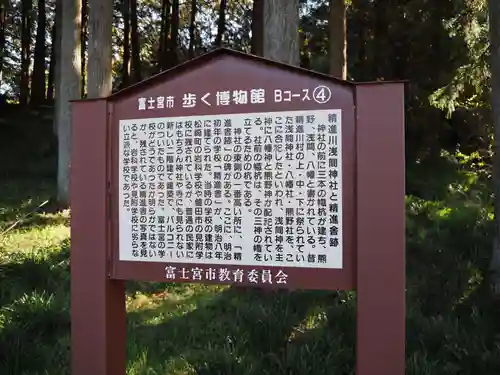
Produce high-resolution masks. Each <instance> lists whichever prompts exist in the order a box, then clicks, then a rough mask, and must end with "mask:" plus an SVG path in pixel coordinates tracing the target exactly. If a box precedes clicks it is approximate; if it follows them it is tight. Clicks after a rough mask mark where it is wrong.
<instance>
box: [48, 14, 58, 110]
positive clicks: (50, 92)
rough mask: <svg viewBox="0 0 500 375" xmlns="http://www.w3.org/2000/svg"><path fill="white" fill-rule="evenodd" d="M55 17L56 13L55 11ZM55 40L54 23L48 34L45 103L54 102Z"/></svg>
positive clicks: (55, 30) (55, 29)
mask: <svg viewBox="0 0 500 375" xmlns="http://www.w3.org/2000/svg"><path fill="white" fill-rule="evenodd" d="M56 16H57V11H56ZM56 38H57V28H56V22H55V20H54V24H53V25H52V31H51V33H50V40H51V43H52V45H51V47H50V63H49V77H48V80H47V81H48V82H47V101H48V102H52V101H53V100H54V81H55V74H56V71H55V68H56V53H57V52H56Z"/></svg>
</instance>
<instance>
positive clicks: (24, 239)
mask: <svg viewBox="0 0 500 375" xmlns="http://www.w3.org/2000/svg"><path fill="white" fill-rule="evenodd" d="M69 235H70V229H69V227H68V226H67V225H64V224H55V225H47V226H43V227H31V228H21V229H14V230H12V231H11V232H9V233H7V234H6V235H5V236H4V237H2V238H0V251H2V252H3V251H5V252H10V253H14V252H23V253H24V252H33V251H36V250H38V249H41V248H54V247H57V246H58V245H59V244H60V243H61V241H64V240H65V239H67V238H69Z"/></svg>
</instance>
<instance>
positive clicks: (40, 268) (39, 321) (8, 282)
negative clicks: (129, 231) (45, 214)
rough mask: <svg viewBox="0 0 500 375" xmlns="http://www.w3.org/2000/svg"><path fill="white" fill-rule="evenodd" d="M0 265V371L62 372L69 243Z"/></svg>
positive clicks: (66, 350)
mask: <svg viewBox="0 0 500 375" xmlns="http://www.w3.org/2000/svg"><path fill="white" fill-rule="evenodd" d="M59 246H60V251H59V252H56V251H54V249H50V250H48V251H47V254H48V255H40V254H43V253H44V252H43V249H42V250H41V251H39V252H37V254H39V256H38V257H35V256H33V257H30V256H26V255H22V256H23V258H21V255H18V256H19V259H16V258H15V257H14V258H13V259H9V262H8V263H7V262H6V263H5V264H2V265H1V268H0V374H9V375H21V374H33V375H35V374H40V375H42V374H50V375H57V374H61V375H62V374H68V373H69V370H68V358H69V355H68V353H69V314H68V311H69V310H68V308H69V274H68V254H69V247H68V246H69V241H63V242H62V243H61V244H60V245H59Z"/></svg>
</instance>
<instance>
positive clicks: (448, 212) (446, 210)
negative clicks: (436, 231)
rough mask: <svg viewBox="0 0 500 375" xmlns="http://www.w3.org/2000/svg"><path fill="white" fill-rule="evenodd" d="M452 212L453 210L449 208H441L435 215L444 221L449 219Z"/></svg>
mask: <svg viewBox="0 0 500 375" xmlns="http://www.w3.org/2000/svg"><path fill="white" fill-rule="evenodd" d="M452 212H453V210H452V209H451V208H450V207H443V208H441V209H440V210H437V211H436V215H437V216H439V217H440V218H442V219H444V218H446V217H449V216H450V215H451V213H452Z"/></svg>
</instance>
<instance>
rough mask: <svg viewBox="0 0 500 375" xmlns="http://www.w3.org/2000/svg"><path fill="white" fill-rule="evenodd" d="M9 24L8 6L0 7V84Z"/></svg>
mask: <svg viewBox="0 0 500 375" xmlns="http://www.w3.org/2000/svg"><path fill="white" fill-rule="evenodd" d="M6 23H7V9H6V5H4V4H1V5H0V82H1V81H2V72H3V59H4V55H5V27H6Z"/></svg>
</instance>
